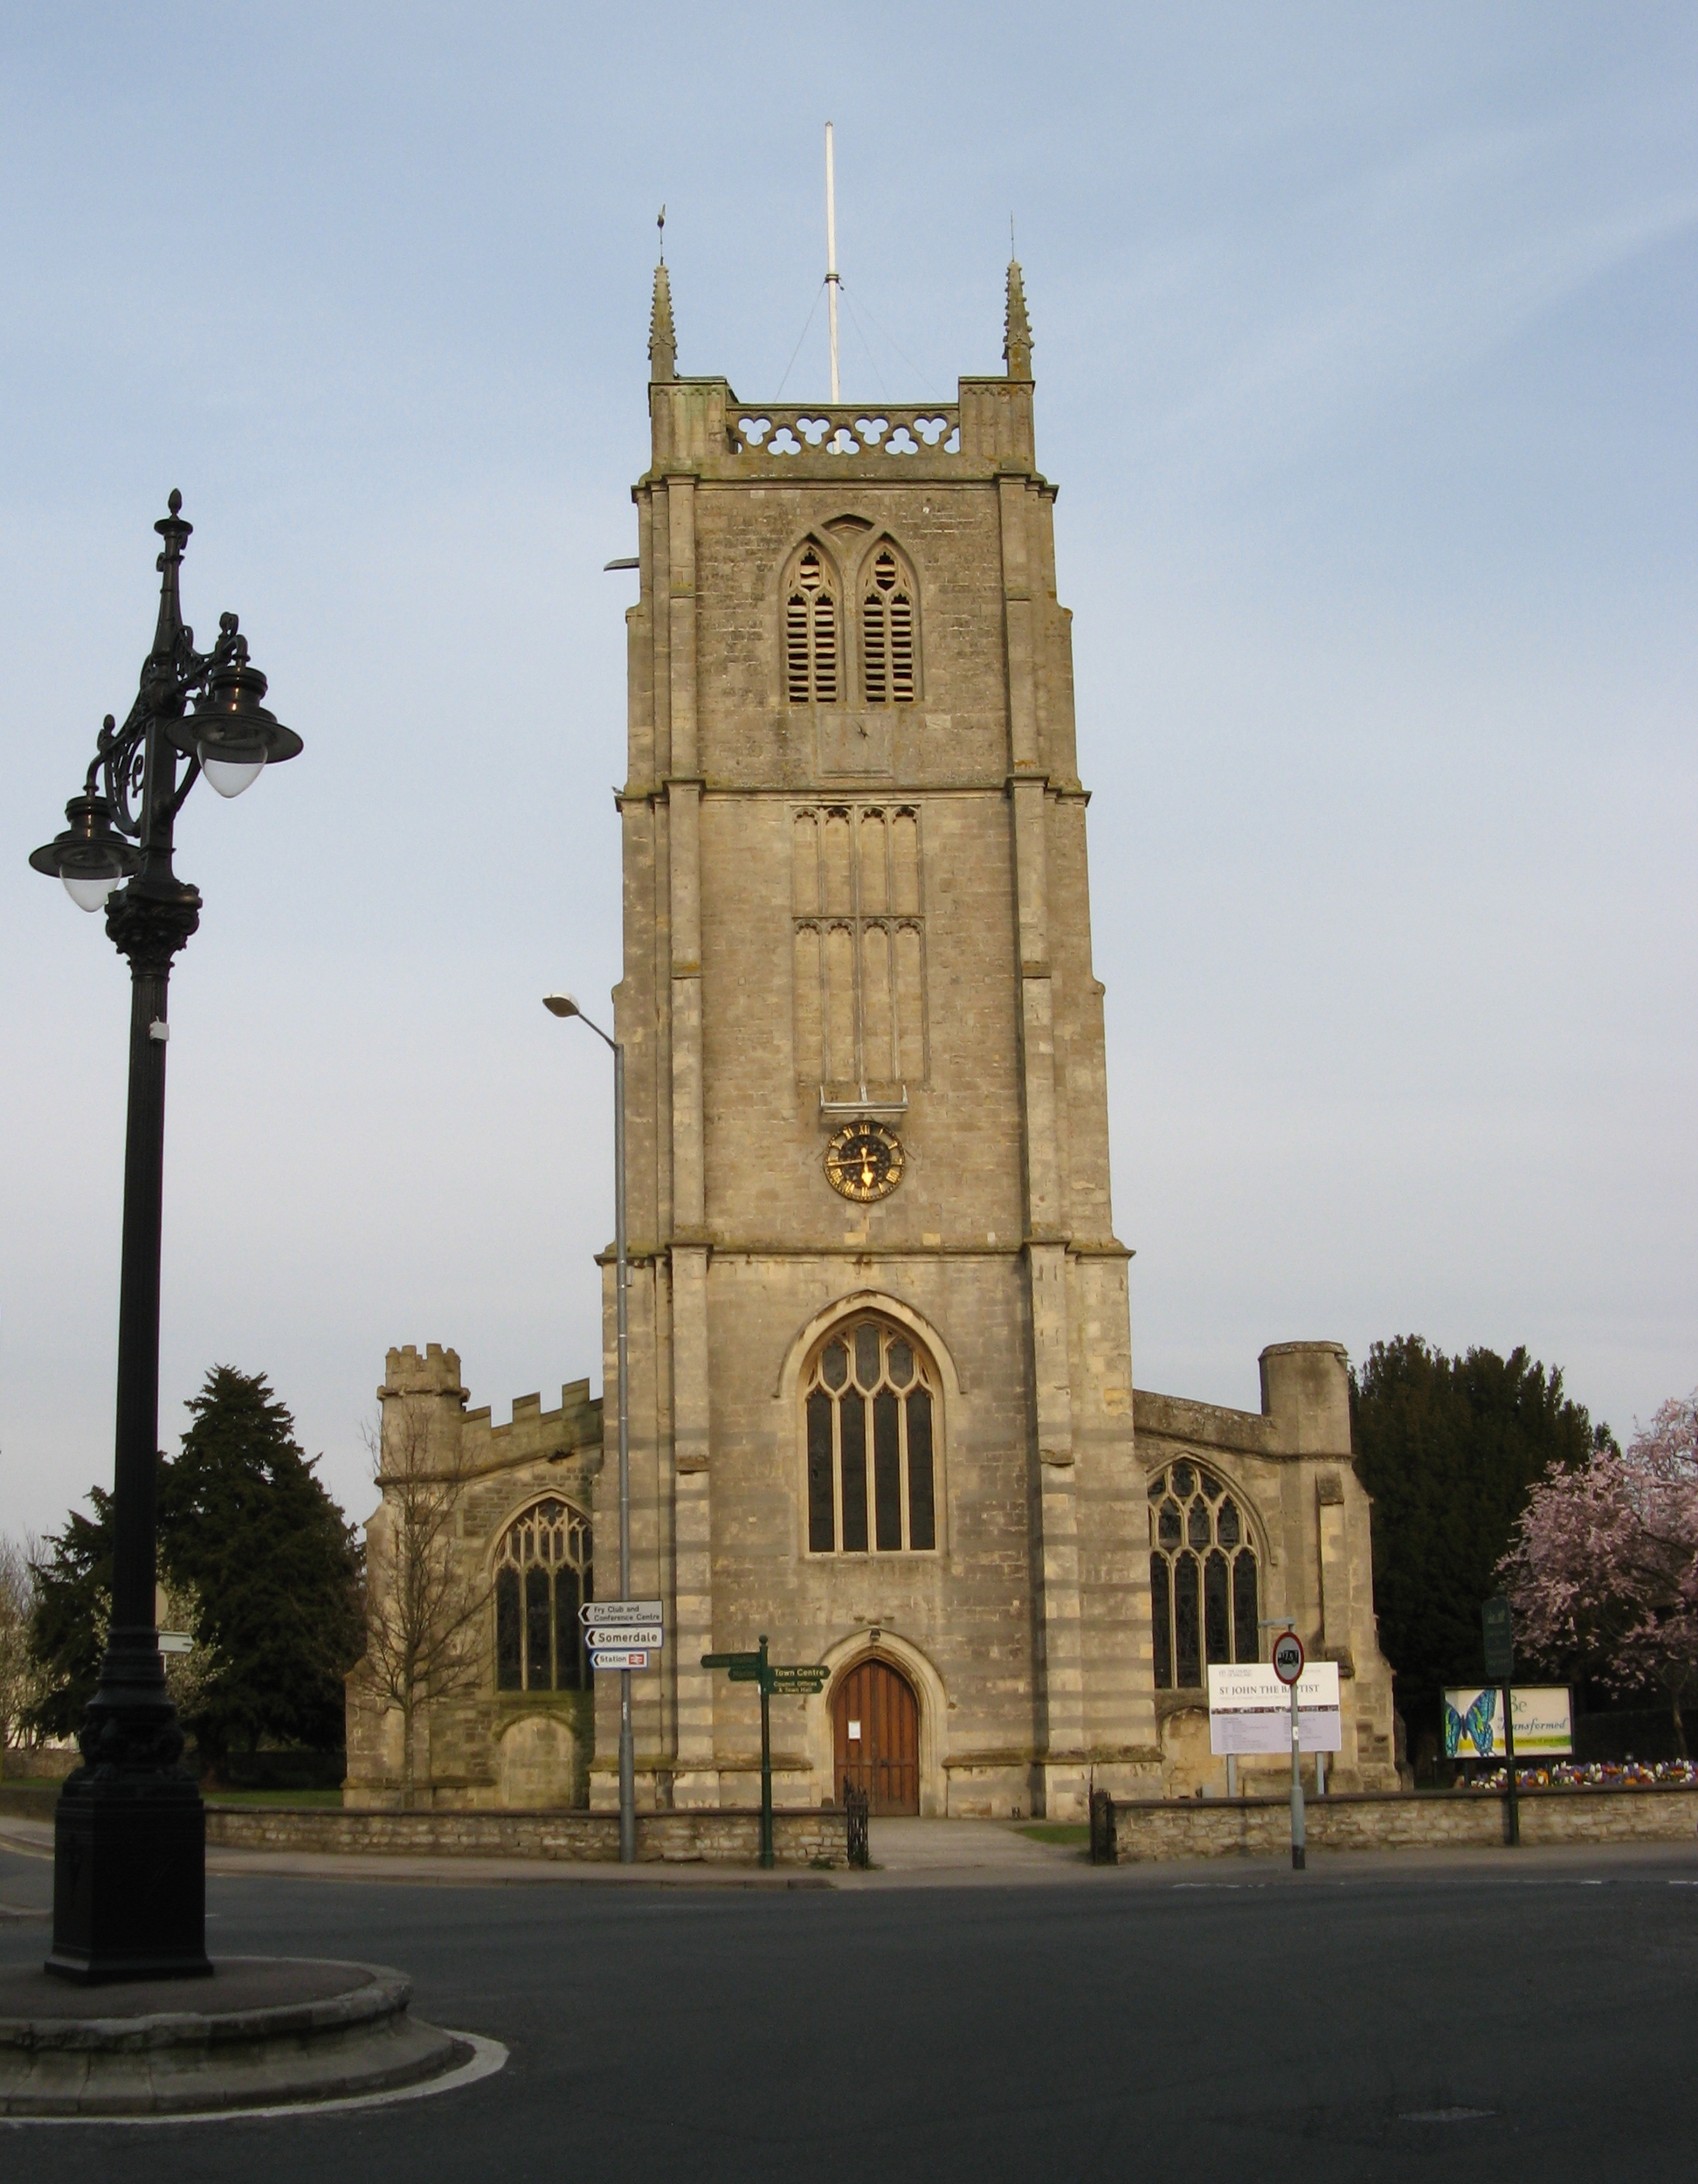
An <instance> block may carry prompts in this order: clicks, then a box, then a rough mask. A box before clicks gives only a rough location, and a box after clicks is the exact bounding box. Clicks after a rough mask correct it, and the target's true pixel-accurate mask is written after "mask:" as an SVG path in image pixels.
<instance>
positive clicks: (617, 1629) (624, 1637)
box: [578, 1600, 666, 1669]
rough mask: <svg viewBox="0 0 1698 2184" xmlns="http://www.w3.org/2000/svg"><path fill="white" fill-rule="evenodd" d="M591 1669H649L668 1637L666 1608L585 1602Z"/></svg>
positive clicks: (655, 1603) (650, 1603) (582, 1611)
mask: <svg viewBox="0 0 1698 2184" xmlns="http://www.w3.org/2000/svg"><path fill="white" fill-rule="evenodd" d="M578 1621H579V1622H581V1623H582V1624H583V1642H584V1644H585V1645H586V1646H588V1648H590V1666H591V1668H596V1669H645V1668H647V1666H648V1664H649V1655H650V1654H652V1653H659V1650H660V1648H661V1646H662V1644H663V1643H664V1642H665V1636H666V1608H665V1606H664V1604H663V1603H662V1602H661V1601H659V1600H585V1602H584V1603H583V1607H581V1608H579V1610H578Z"/></svg>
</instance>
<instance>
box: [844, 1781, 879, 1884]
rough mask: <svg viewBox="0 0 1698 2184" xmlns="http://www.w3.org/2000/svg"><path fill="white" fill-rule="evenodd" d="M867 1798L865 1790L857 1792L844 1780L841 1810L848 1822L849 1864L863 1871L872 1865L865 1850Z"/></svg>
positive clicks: (869, 1855) (868, 1853) (851, 1784)
mask: <svg viewBox="0 0 1698 2184" xmlns="http://www.w3.org/2000/svg"><path fill="white" fill-rule="evenodd" d="M868 1802H869V1800H868V1798H867V1794H866V1791H865V1790H858V1789H857V1788H856V1787H855V1786H854V1784H853V1783H852V1782H851V1781H849V1780H845V1782H844V1785H843V1809H844V1812H845V1814H846V1815H847V1817H848V1821H849V1863H850V1864H851V1865H856V1866H859V1867H860V1868H861V1870H863V1871H865V1870H866V1868H867V1867H868V1866H869V1865H870V1864H871V1863H872V1862H873V1861H872V1856H871V1853H870V1852H869V1850H868V1849H867V1840H866V1815H867V1808H868Z"/></svg>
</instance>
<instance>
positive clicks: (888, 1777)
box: [832, 1661, 920, 1813]
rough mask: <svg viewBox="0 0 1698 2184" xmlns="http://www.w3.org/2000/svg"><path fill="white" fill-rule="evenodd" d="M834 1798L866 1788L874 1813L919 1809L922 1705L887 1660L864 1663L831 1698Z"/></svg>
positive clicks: (899, 1672)
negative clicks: (846, 1788)
mask: <svg viewBox="0 0 1698 2184" xmlns="http://www.w3.org/2000/svg"><path fill="white" fill-rule="evenodd" d="M832 1751H833V1753H834V1755H835V1759H836V1769H835V1772H836V1774H837V1780H836V1781H835V1783H834V1784H833V1785H832V1796H833V1797H834V1798H839V1797H841V1796H842V1795H843V1791H844V1786H845V1784H846V1783H848V1784H849V1785H851V1786H852V1787H853V1788H855V1789H858V1790H865V1791H866V1794H867V1798H868V1800H869V1809H870V1810H871V1811H873V1812H875V1813H917V1812H918V1811H919V1809H920V1703H919V1701H918V1699H917V1698H915V1694H914V1686H913V1685H912V1684H911V1683H909V1682H908V1678H907V1677H906V1676H903V1675H902V1674H901V1671H900V1670H899V1669H893V1668H892V1667H891V1665H890V1663H889V1662H887V1661H863V1662H860V1663H859V1666H857V1667H855V1668H852V1669H850V1671H849V1673H848V1675H847V1676H845V1677H844V1679H843V1681H842V1683H839V1685H838V1687H837V1690H836V1691H835V1692H834V1693H833V1694H832Z"/></svg>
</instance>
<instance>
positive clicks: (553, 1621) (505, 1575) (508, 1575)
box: [495, 1496, 596, 1691]
mask: <svg viewBox="0 0 1698 2184" xmlns="http://www.w3.org/2000/svg"><path fill="white" fill-rule="evenodd" d="M495 1561H496V1569H495V1685H496V1689H497V1690H502V1691H587V1690H590V1687H591V1684H592V1683H593V1681H594V1671H593V1670H592V1669H591V1668H590V1655H589V1651H588V1648H586V1647H585V1645H584V1642H583V1626H582V1624H581V1623H580V1622H579V1621H578V1609H579V1607H581V1606H582V1604H583V1602H584V1601H585V1600H594V1598H595V1596H596V1594H595V1586H594V1582H593V1577H594V1563H593V1559H592V1545H591V1538H590V1519H589V1518H588V1517H585V1516H584V1515H583V1512H582V1511H581V1510H576V1509H574V1508H573V1507H572V1505H571V1503H569V1502H562V1501H558V1500H556V1499H554V1498H553V1497H552V1496H551V1497H550V1498H549V1500H547V1501H543V1502H537V1503H533V1504H532V1506H531V1507H530V1508H529V1509H528V1510H523V1511H521V1514H520V1515H519V1516H517V1517H514V1520H513V1522H512V1524H509V1525H508V1526H507V1531H505V1532H504V1533H503V1534H502V1536H501V1544H500V1547H499V1548H498V1549H497V1550H496V1557H495Z"/></svg>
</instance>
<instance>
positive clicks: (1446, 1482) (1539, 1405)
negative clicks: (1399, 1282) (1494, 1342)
mask: <svg viewBox="0 0 1698 2184" xmlns="http://www.w3.org/2000/svg"><path fill="white" fill-rule="evenodd" d="M1350 1414H1351V1428H1352V1439H1353V1441H1354V1445H1355V1450H1356V1472H1357V1475H1358V1476H1359V1477H1360V1478H1361V1480H1362V1482H1363V1486H1365V1487H1366V1488H1367V1489H1368V1491H1369V1493H1370V1495H1371V1496H1373V1504H1374V1506H1373V1540H1374V1606H1375V1609H1376V1611H1377V1615H1378V1620H1379V1640H1380V1650H1381V1651H1382V1652H1383V1653H1384V1655H1385V1657H1386V1659H1387V1660H1388V1661H1389V1662H1391V1666H1392V1669H1394V1671H1395V1672H1396V1675H1397V1679H1398V1681H1397V1692H1398V1711H1399V1712H1400V1713H1401V1714H1402V1716H1403V1717H1404V1719H1405V1722H1406V1723H1407V1724H1408V1725H1409V1731H1410V1737H1411V1740H1412V1744H1413V1742H1414V1741H1415V1740H1416V1739H1417V1738H1418V1736H1419V1734H1420V1732H1421V1731H1422V1730H1423V1729H1425V1728H1426V1727H1428V1726H1429V1725H1431V1724H1436V1723H1437V1721H1438V1718H1439V1694H1440V1693H1441V1692H1442V1691H1443V1690H1444V1688H1445V1686H1446V1684H1447V1683H1448V1684H1457V1683H1465V1684H1466V1683H1479V1681H1480V1680H1481V1674H1482V1672H1483V1663H1482V1661H1481V1624H1480V1611H1481V1605H1482V1604H1483V1602H1485V1601H1486V1600H1489V1599H1490V1598H1491V1597H1492V1596H1493V1594H1494V1593H1497V1592H1498V1591H1499V1590H1500V1589H1501V1579H1499V1577H1498V1575H1497V1565H1498V1563H1499V1561H1500V1560H1501V1558H1502V1556H1503V1554H1504V1552H1505V1551H1506V1550H1507V1549H1508V1545H1509V1541H1510V1535H1511V1533H1512V1532H1513V1531H1514V1529H1515V1523H1516V1520H1517V1518H1518V1517H1520V1516H1521V1514H1522V1510H1523V1509H1524V1508H1525V1507H1526V1505H1527V1500H1528V1496H1529V1494H1530V1493H1531V1491H1532V1489H1533V1486H1534V1484H1535V1482H1536V1481H1537V1480H1538V1479H1540V1478H1541V1477H1543V1476H1544V1474H1545V1473H1546V1471H1547V1470H1548V1469H1550V1467H1551V1466H1553V1465H1554V1466H1556V1467H1557V1468H1558V1469H1573V1468H1575V1467H1577V1466H1579V1465H1581V1464H1584V1463H1585V1462H1587V1461H1588V1460H1589V1459H1590V1457H1591V1454H1592V1451H1593V1448H1594V1447H1613V1446H1614V1443H1613V1442H1612V1441H1611V1438H1610V1432H1609V1428H1608V1427H1606V1426H1602V1425H1600V1426H1598V1427H1597V1428H1596V1429H1594V1427H1593V1426H1592V1422H1591V1419H1590V1418H1589V1417H1588V1416H1587V1414H1586V1412H1585V1410H1584V1408H1583V1407H1582V1406H1581V1405H1579V1404H1578V1403H1575V1402H1571V1401H1570V1400H1569V1398H1568V1397H1567V1396H1566V1395H1564V1393H1563V1376H1562V1372H1561V1371H1560V1370H1559V1369H1557V1368H1556V1367H1553V1368H1552V1369H1551V1370H1550V1372H1546V1370H1545V1368H1544V1366H1543V1365H1541V1364H1539V1363H1538V1362H1537V1361H1536V1359H1532V1358H1529V1356H1528V1354H1527V1351H1525V1350H1524V1349H1517V1350H1515V1351H1511V1352H1510V1354H1509V1356H1508V1357H1507V1358H1500V1357H1498V1356H1497V1355H1496V1354H1495V1353H1494V1351H1489V1350H1470V1351H1467V1354H1466V1355H1465V1356H1462V1357H1459V1358H1448V1357H1446V1356H1445V1355H1444V1353H1443V1352H1442V1351H1436V1350H1433V1349H1431V1348H1429V1346H1428V1345H1427V1344H1426V1343H1425V1342H1424V1341H1422V1339H1421V1338H1420V1337H1419V1336H1418V1335H1403V1336H1399V1337H1398V1338H1397V1339H1396V1340H1395V1341H1393V1342H1389V1343H1384V1342H1377V1343H1376V1344H1374V1345H1373V1347H1372V1349H1371V1350H1370V1351H1369V1353H1368V1358H1367V1361H1366V1363H1365V1364H1364V1365H1363V1368H1362V1370H1361V1372H1360V1374H1358V1373H1356V1372H1355V1371H1354V1370H1353V1371H1352V1372H1351V1375H1350Z"/></svg>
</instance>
